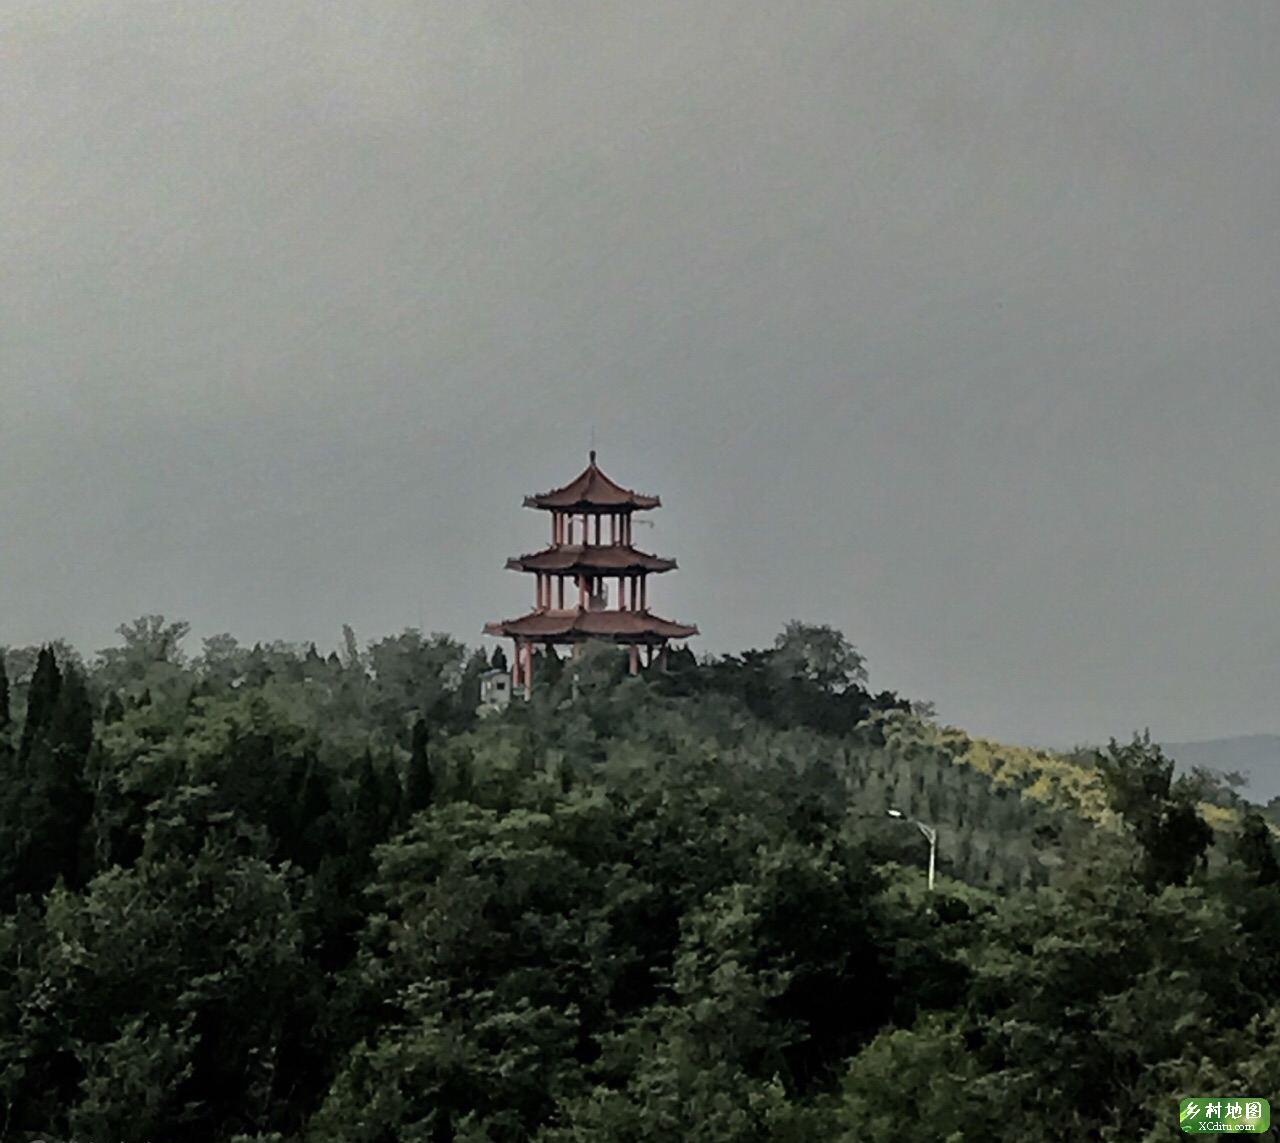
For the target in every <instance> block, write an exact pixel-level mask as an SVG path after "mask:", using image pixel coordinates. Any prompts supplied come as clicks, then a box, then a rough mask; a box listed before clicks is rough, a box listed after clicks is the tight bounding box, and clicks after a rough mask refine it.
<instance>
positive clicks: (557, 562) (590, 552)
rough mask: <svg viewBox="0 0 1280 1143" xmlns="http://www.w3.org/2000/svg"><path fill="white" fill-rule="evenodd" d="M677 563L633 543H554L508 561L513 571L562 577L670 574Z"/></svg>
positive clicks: (508, 565)
mask: <svg viewBox="0 0 1280 1143" xmlns="http://www.w3.org/2000/svg"><path fill="white" fill-rule="evenodd" d="M675 566H676V561H675V560H668V559H664V558H663V557H662V556H653V555H650V554H649V553H648V552H642V551H640V550H639V548H633V547H632V546H631V545H630V544H552V545H551V547H549V548H543V549H542V550H541V551H540V552H533V553H531V554H528V555H523V556H514V557H512V558H511V559H509V560H507V567H508V568H510V569H511V570H512V571H525V572H558V573H560V574H561V575H608V576H616V575H642V574H646V573H649V572H665V571H671V570H672V569H673V568H674V567H675Z"/></svg>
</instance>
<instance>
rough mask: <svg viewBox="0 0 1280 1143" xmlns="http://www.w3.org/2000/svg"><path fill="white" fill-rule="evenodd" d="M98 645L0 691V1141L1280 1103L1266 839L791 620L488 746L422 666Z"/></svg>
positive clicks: (1056, 1134)
mask: <svg viewBox="0 0 1280 1143" xmlns="http://www.w3.org/2000/svg"><path fill="white" fill-rule="evenodd" d="M119 635H120V640H119V642H118V644H117V645H115V646H112V647H109V648H106V649H104V650H101V651H99V652H97V653H96V654H94V655H93V656H92V657H91V658H86V657H84V656H82V655H81V654H79V653H77V651H76V650H75V649H74V648H72V647H69V646H67V645H66V644H64V643H61V642H54V643H51V644H48V645H46V646H42V647H26V648H23V647H13V648H9V649H8V650H7V651H6V652H5V653H4V654H3V655H0V772H2V774H3V776H2V778H0V1141H3V1143H8V1141H29V1140H37V1139H39V1140H45V1141H48V1143H53V1141H55V1140H65V1141H68V1143H69V1141H71V1140H78V1141H94V1143H167V1141H170V1140H172V1141H178V1140H184V1141H186V1140H189V1141H192V1143H268V1141H271V1143H293V1141H298V1143H445V1141H450V1140H458V1141H465V1143H482V1141H484V1143H521V1141H526V1140H528V1141H534V1143H670V1141H674V1140H689V1141H695V1143H748V1141H756V1140H760V1141H776V1143H811V1141H814V1140H834V1141H848V1143H852V1141H853V1140H865V1141H886V1143H887V1141H889V1140H898V1139H907V1138H917V1139H921V1140H937V1141H946V1143H964V1141H969V1140H984V1141H988V1140H989V1141H994V1143H1005V1141H1007V1143H1015V1141H1016V1143H1024V1141H1027V1140H1081V1139H1098V1140H1107V1141H1112V1140H1114V1141H1120V1140H1123V1141H1125V1143H1134V1141H1155V1140H1173V1139H1175V1138H1179V1137H1180V1134H1179V1130H1178V1126H1177V1103H1178V1099H1179V1098H1180V1097H1182V1096H1184V1095H1201V1094H1207V1093H1218V1094H1224V1095H1225V1094H1238V1095H1241V1096H1245V1095H1252V1096H1261V1097H1264V1098H1265V1097H1269V1096H1272V1095H1274V1094H1276V1093H1280V998H1277V995H1276V982H1277V980H1280V865H1278V864H1277V858H1276V848H1275V839H1274V836H1273V834H1274V829H1273V823H1272V822H1270V821H1269V820H1268V817H1267V815H1265V814H1263V813H1261V812H1260V811H1258V810H1257V809H1255V808H1254V807H1251V806H1249V805H1247V804H1245V803H1244V802H1243V801H1241V799H1240V798H1239V797H1238V796H1237V795H1236V794H1235V792H1234V791H1233V790H1232V789H1231V786H1230V783H1226V782H1223V781H1221V780H1218V779H1215V778H1214V777H1213V776H1212V775H1209V774H1207V773H1204V772H1196V773H1191V774H1187V775H1183V776H1175V774H1174V770H1173V764H1172V763H1171V762H1170V761H1169V760H1168V759H1167V758H1165V757H1164V755H1163V754H1162V753H1161V751H1160V749H1159V747H1158V746H1156V745H1154V744H1153V743H1152V742H1151V740H1150V738H1149V736H1147V735H1146V734H1145V733H1144V734H1137V735H1135V734H1134V733H1133V730H1134V728H1131V727H1125V728H1117V735H1118V737H1117V738H1116V739H1114V740H1112V741H1111V742H1110V743H1109V744H1108V745H1106V746H1102V747H1080V748H1079V749H1077V750H1074V751H1071V752H1066V753H1053V752H1048V751H1038V750H1031V749H1029V748H1024V747H1017V746H1006V745H1002V744H999V743H993V742H989V741H986V740H982V739H978V738H972V737H970V736H968V735H966V734H965V733H964V732H963V731H962V730H959V729H956V728H952V727H947V726H944V725H942V724H940V723H939V721H938V720H937V719H936V717H935V716H934V714H933V712H932V710H931V708H930V707H929V705H928V704H927V703H924V702H919V701H915V700H908V699H906V698H903V697H901V696H899V695H898V694H896V693H894V692H891V691H878V692H877V691H873V689H872V688H871V686H870V685H869V681H868V677H867V671H866V664H865V663H864V662H863V660H862V658H861V656H860V655H859V654H858V652H857V651H856V649H855V648H854V646H853V645H852V644H851V643H850V641H849V640H848V639H847V638H846V637H845V636H844V635H843V634H841V633H840V632H838V631H834V630H832V629H831V628H828V627H824V626H818V625H807V624H803V623H799V622H793V623H790V624H788V625H787V627H786V629H785V630H784V631H783V632H781V633H780V634H779V635H778V637H777V639H776V640H775V641H774V642H773V644H772V645H770V646H768V647H766V648H763V649H756V650H749V651H745V652H743V653H741V654H738V655H719V656H704V657H701V658H697V657H695V656H694V655H693V654H691V653H690V652H689V651H687V650H678V651H673V652H672V653H671V654H670V655H669V656H668V657H667V660H666V662H665V663H664V664H662V665H661V667H658V666H655V667H654V668H652V669H649V670H647V671H645V672H643V673H642V674H641V675H640V676H638V677H631V676H629V675H627V674H626V673H625V670H624V660H623V659H622V657H621V656H620V655H619V654H618V653H617V652H616V650H615V649H614V648H612V647H609V646H589V647H587V648H586V649H585V652H584V653H583V654H581V655H580V656H577V657H574V658H572V659H565V660H561V659H559V658H556V657H554V656H551V657H543V658H542V659H541V661H540V662H539V664H538V666H537V676H536V677H537V679H538V685H537V687H536V688H535V690H534V692H533V694H532V696H531V698H530V699H529V700H528V701H520V700H517V701H513V702H512V703H511V704H510V705H509V706H508V707H507V708H505V709H502V710H493V711H483V712H482V711H481V709H480V680H481V677H482V675H483V674H484V672H486V671H487V670H490V669H493V668H494V667H501V666H502V665H503V659H502V654H501V652H500V651H498V652H494V653H493V654H492V655H490V654H487V653H485V652H483V651H478V650H474V649H470V648H468V647H466V646H464V645H463V644H461V643H460V642H458V641H456V640H455V639H453V638H451V637H449V636H447V635H440V634H424V633H423V632H421V631H418V630H415V629H410V630H407V631H405V632H403V633H401V634H399V635H396V636H392V637H388V638H384V639H381V640H378V641H375V642H372V643H368V644H362V643H361V642H360V641H359V640H358V639H357V637H356V635H355V634H354V633H353V632H352V631H351V630H350V629H349V628H345V629H344V630H343V637H342V642H341V645H340V647H339V649H338V650H337V651H334V652H333V653H327V654H321V653H320V652H319V651H318V650H317V649H316V647H315V646H314V645H311V646H294V645H288V644H282V643H272V644H258V645H254V646H252V647H246V646H242V645H241V644H239V643H238V642H237V641H236V640H235V639H233V638H232V637H230V636H226V635H221V636H216V637H213V638H208V639H205V640H203V642H202V646H201V647H200V649H199V650H198V651H195V650H194V649H192V648H188V647H187V646H186V643H187V641H188V638H189V631H188V627H187V625H186V624H185V623H182V622H173V621H169V620H166V619H165V618H163V617H160V616H144V617H142V618H140V619H138V620H136V621H134V622H132V623H128V624H125V625H124V626H122V627H121V628H120V631H119ZM890 810H894V811H897V813H898V814H899V815H900V816H891V815H890V813H889V811H890ZM914 822H922V823H925V824H927V825H929V826H930V827H932V828H933V829H936V831H937V880H936V884H935V885H934V887H933V888H932V889H930V888H929V885H928V878H927V865H928V858H929V844H928V842H927V840H926V838H925V837H924V836H923V832H922V831H921V830H920V829H919V828H918V827H917V826H916V825H915V824H914Z"/></svg>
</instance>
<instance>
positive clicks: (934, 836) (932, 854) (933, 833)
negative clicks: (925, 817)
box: [885, 810, 938, 893]
mask: <svg viewBox="0 0 1280 1143" xmlns="http://www.w3.org/2000/svg"><path fill="white" fill-rule="evenodd" d="M885 812H886V813H887V814H888V815H889V816H890V817H891V818H897V819H898V820H899V821H903V822H910V823H911V824H912V825H913V826H915V827H916V828H917V829H918V830H919V831H920V832H921V833H922V834H924V836H925V837H926V838H928V839H929V892H930V893H932V892H933V868H934V865H935V862H936V858H937V854H938V831H937V830H936V829H934V828H933V826H930V825H925V824H924V822H918V821H916V819H915V818H909V817H907V815H906V814H904V813H903V812H902V811H901V810H886V811H885Z"/></svg>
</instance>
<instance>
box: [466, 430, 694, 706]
mask: <svg viewBox="0 0 1280 1143" xmlns="http://www.w3.org/2000/svg"><path fill="white" fill-rule="evenodd" d="M524 503H525V506H526V507H528V508H538V509H541V510H543V511H546V512H550V513H551V543H550V545H549V546H548V547H545V548H543V549H541V550H540V551H537V552H531V553H528V554H526V555H522V556H515V557H513V558H512V559H509V560H508V561H507V567H508V568H511V569H512V570H514V571H521V572H529V573H532V574H533V576H534V577H535V582H536V584H537V587H536V591H535V603H534V609H533V610H532V611H530V612H528V613H527V614H525V615H522V616H520V617H518V618H516V619H503V620H500V621H498V622H495V623H489V624H486V625H485V633H486V634H488V635H498V636H506V637H507V638H510V639H513V640H514V641H515V651H516V653H515V656H514V659H513V669H512V674H513V677H514V681H515V683H516V685H520V684H521V683H523V684H524V686H525V688H526V690H527V689H528V687H529V686H530V685H531V684H532V670H533V648H534V646H535V645H543V646H545V647H548V648H551V647H554V646H555V645H557V644H568V645H571V646H575V647H577V646H579V645H581V644H582V643H583V642H585V641H586V640H589V639H603V640H607V641H609V642H613V643H618V644H622V645H624V646H627V647H629V648H630V649H631V650H630V655H631V669H632V671H633V672H634V671H636V670H638V669H639V648H640V647H644V648H645V650H646V655H647V656H649V658H650V659H651V658H652V653H653V649H654V648H655V647H656V648H659V649H661V648H664V647H665V645H666V643H667V640H669V639H687V638H689V637H690V636H692V635H696V634H697V633H698V629H697V627H695V626H693V625H692V624H686V623H675V622H673V621H672V620H670V619H663V618H662V617H661V616H658V615H654V614H653V613H652V612H651V611H650V610H649V607H648V577H649V576H650V575H654V574H658V573H661V572H666V571H671V570H672V569H674V568H675V566H676V561H675V560H672V559H666V558H664V557H662V556H656V555H652V554H650V553H649V552H644V551H641V550H640V549H638V548H636V547H635V546H634V545H633V544H632V535H631V534H632V514H633V513H635V512H638V511H646V510H648V509H651V508H657V507H659V506H660V504H661V503H662V502H661V500H659V498H658V497H656V496H648V495H645V494H643V493H640V492H634V491H632V490H631V489H629V488H623V487H622V485H620V484H618V483H616V482H615V481H613V480H610V479H609V477H608V476H606V475H605V474H604V473H603V472H602V471H601V470H600V468H599V466H598V465H597V464H596V454H595V452H594V451H593V452H592V453H591V456H590V460H589V463H588V464H587V467H586V468H585V469H583V470H582V472H581V473H579V474H578V475H577V476H576V477H574V479H573V480H571V481H569V483H568V484H566V485H564V486H562V487H560V488H554V489H552V490H551V491H550V492H542V493H539V494H537V495H535V496H526V497H525V500H524ZM606 533H607V534H606ZM611 584H612V585H613V586H614V587H615V589H616V595H615V597H614V601H613V603H612V605H611V604H610V600H609V589H610V585H611ZM566 587H568V588H569V591H568V592H566Z"/></svg>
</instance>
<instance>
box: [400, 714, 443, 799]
mask: <svg viewBox="0 0 1280 1143" xmlns="http://www.w3.org/2000/svg"><path fill="white" fill-rule="evenodd" d="M430 738H431V734H430V731H429V730H428V729H427V723H426V721H425V720H424V719H421V718H420V719H418V720H417V721H416V722H415V723H414V724H413V742H412V745H411V746H410V748H409V772H408V774H407V775H406V777H405V789H404V814H405V818H406V819H407V818H410V817H412V816H413V815H414V814H416V813H418V812H419V811H420V810H425V809H426V808H427V807H428V806H429V805H430V804H431V802H432V799H433V797H434V795H435V777H434V776H433V775H432V773H431V757H430V754H429V752H428V749H427V747H428V745H429V743H430Z"/></svg>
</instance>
